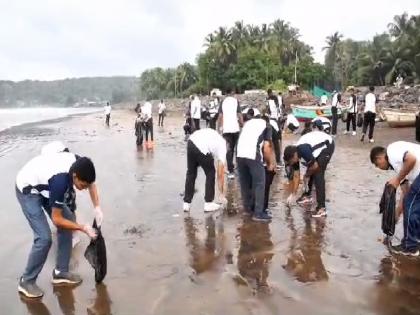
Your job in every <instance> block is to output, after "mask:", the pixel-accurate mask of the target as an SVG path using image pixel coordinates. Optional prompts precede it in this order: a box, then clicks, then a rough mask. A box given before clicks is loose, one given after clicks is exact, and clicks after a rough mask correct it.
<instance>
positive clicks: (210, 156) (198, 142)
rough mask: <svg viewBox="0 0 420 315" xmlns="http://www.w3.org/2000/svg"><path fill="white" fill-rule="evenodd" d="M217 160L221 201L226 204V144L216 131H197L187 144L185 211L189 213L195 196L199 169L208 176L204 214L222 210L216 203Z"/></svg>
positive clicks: (209, 129)
mask: <svg viewBox="0 0 420 315" xmlns="http://www.w3.org/2000/svg"><path fill="white" fill-rule="evenodd" d="M215 159H216V160H217V182H218V188H219V193H220V199H221V200H220V201H221V203H223V204H226V203H227V202H226V198H225V197H224V181H225V163H226V142H225V140H224V139H223V137H222V136H221V135H219V133H218V132H217V131H216V130H213V129H211V128H205V129H201V130H196V131H195V132H194V133H193V134H192V135H191V136H190V138H189V140H188V144H187V175H186V179H185V194H184V207H183V208H184V211H185V212H189V211H190V208H191V201H192V199H193V196H194V189H195V180H196V178H197V169H198V167H201V168H202V169H203V171H204V173H205V174H206V189H205V196H204V200H205V203H204V212H212V211H217V210H219V209H220V207H221V206H220V205H219V204H217V203H215V202H214V196H215V180H216V169H215V167H214V164H215Z"/></svg>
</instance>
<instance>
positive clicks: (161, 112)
mask: <svg viewBox="0 0 420 315" xmlns="http://www.w3.org/2000/svg"><path fill="white" fill-rule="evenodd" d="M158 114H159V123H158V126H159V127H163V120H164V118H165V116H166V105H165V103H164V102H163V100H160V103H159V106H158Z"/></svg>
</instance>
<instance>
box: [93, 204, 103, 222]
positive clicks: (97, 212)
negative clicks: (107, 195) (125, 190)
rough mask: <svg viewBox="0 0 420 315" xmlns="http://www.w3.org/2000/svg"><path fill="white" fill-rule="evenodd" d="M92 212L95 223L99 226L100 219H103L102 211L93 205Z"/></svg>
mask: <svg viewBox="0 0 420 315" xmlns="http://www.w3.org/2000/svg"><path fill="white" fill-rule="evenodd" d="M93 213H94V214H95V220H96V224H97V225H98V227H100V226H101V225H102V221H103V220H104V213H103V212H102V210H101V207H100V206H97V207H95V209H94V210H93Z"/></svg>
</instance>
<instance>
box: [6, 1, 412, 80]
mask: <svg viewBox="0 0 420 315" xmlns="http://www.w3.org/2000/svg"><path fill="white" fill-rule="evenodd" d="M0 8H1V9H0V21H1V27H0V80H4V79H8V80H23V79H39V80H53V79H62V78H67V77H82V76H111V75H139V74H140V73H141V72H142V71H143V70H144V69H146V68H150V67H154V66H162V67H172V66H176V65H177V64H179V63H182V62H184V61H189V62H194V60H195V57H196V55H197V53H199V52H200V51H202V50H203V46H202V45H203V42H204V37H205V36H206V35H207V34H208V33H210V32H212V31H213V30H214V29H216V28H217V27H218V26H221V25H224V26H231V25H233V23H234V22H235V21H237V20H243V21H244V22H245V23H253V24H261V23H271V22H272V21H274V20H275V19H277V18H280V19H283V20H286V21H289V22H290V23H291V24H292V25H293V26H294V27H297V28H298V29H299V30H300V34H301V35H302V37H301V39H302V40H304V41H305V42H307V43H308V44H309V45H311V46H312V47H314V56H315V58H316V60H317V61H322V60H323V52H322V47H323V46H324V41H325V37H326V36H327V35H330V34H332V33H334V32H335V31H339V32H341V33H342V34H344V35H345V36H346V37H351V38H353V39H357V40H363V39H369V38H371V37H372V36H373V35H375V34H377V33H381V32H383V31H384V30H386V27H387V24H388V23H389V22H390V21H391V20H392V18H393V16H394V15H396V14H401V13H403V12H404V11H406V12H408V13H409V14H420V0H372V1H371V0H353V1H339V0H319V1H314V0H301V1H299V0H211V1H210V0H207V1H201V0H172V1H169V0H167V1H166V0H118V1H108V0H58V1H57V0H27V1H20V0H10V1H7V0H0Z"/></svg>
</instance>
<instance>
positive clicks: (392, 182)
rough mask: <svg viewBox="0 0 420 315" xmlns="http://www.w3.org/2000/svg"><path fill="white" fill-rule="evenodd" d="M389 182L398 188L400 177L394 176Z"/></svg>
mask: <svg viewBox="0 0 420 315" xmlns="http://www.w3.org/2000/svg"><path fill="white" fill-rule="evenodd" d="M387 184H389V185H392V186H393V187H394V188H395V189H397V188H398V186H400V180H399V179H398V177H393V178H391V179H390V180H389V181H388V183H387Z"/></svg>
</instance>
